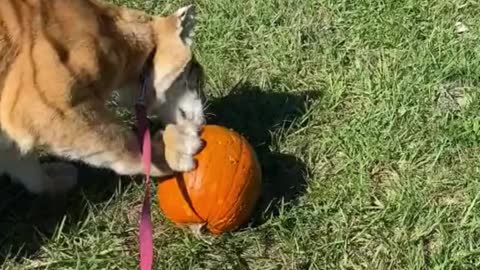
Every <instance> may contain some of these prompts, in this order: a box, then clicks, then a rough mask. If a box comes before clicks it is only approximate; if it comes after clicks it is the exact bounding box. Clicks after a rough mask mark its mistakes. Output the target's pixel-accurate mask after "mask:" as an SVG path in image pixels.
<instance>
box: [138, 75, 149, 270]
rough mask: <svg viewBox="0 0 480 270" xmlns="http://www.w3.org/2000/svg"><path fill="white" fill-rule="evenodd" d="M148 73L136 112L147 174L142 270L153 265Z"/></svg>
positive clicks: (141, 246)
mask: <svg viewBox="0 0 480 270" xmlns="http://www.w3.org/2000/svg"><path fill="white" fill-rule="evenodd" d="M146 77H147V72H143V74H142V80H141V82H142V88H141V93H140V96H139V97H138V100H137V104H136V105H135V112H136V118H137V128H138V139H139V142H140V145H141V146H142V162H143V169H144V172H145V197H144V198H143V206H142V212H141V216H140V238H139V241H140V270H151V269H152V265H153V230H152V221H151V218H150V166H151V161H152V143H151V138H150V131H149V129H148V123H147V113H146V108H145V96H146V87H147V81H146Z"/></svg>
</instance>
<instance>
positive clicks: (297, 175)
mask: <svg viewBox="0 0 480 270" xmlns="http://www.w3.org/2000/svg"><path fill="white" fill-rule="evenodd" d="M318 98H320V93H319V91H296V92H294V93H292V92H290V93H282V92H273V91H269V90H265V89H262V88H260V87H257V86H252V85H250V84H248V83H242V84H239V85H237V86H236V87H234V88H233V90H232V91H230V93H229V94H228V95H226V96H224V97H222V98H217V99H213V100H211V101H210V102H209V107H208V112H209V114H210V117H209V123H211V124H218V125H222V126H226V127H228V128H232V129H234V130H236V131H237V132H239V133H240V134H242V135H243V136H245V137H246V139H247V140H248V141H249V142H250V143H251V144H252V146H253V147H254V148H255V151H256V153H257V155H258V158H259V161H260V164H261V167H262V179H263V182H262V193H261V198H260V200H259V202H258V204H257V210H256V211H255V213H254V216H253V218H252V220H251V221H252V223H251V225H252V226H258V225H261V224H263V223H264V222H265V221H266V220H267V219H268V218H270V217H272V216H276V215H278V214H279V211H280V207H282V204H283V203H290V205H292V203H293V204H294V203H295V201H296V199H297V198H298V197H299V196H301V195H302V194H303V193H304V192H305V189H306V177H307V174H308V168H307V166H306V165H305V163H303V162H302V161H301V160H300V159H299V158H298V157H295V156H293V155H289V154H283V153H279V152H275V151H271V150H270V146H271V143H272V141H271V139H272V138H271V134H272V133H274V132H275V131H276V130H278V129H279V128H282V127H284V126H292V125H293V126H294V128H301V126H299V125H298V123H297V122H295V120H296V119H298V118H300V117H302V116H303V115H304V114H305V113H306V112H307V109H308V107H309V105H310V103H311V101H313V100H318Z"/></svg>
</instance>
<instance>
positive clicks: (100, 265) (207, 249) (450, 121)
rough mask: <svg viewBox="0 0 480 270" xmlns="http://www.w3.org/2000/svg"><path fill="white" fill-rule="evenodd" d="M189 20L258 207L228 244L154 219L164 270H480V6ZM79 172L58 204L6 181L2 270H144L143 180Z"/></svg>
mask: <svg viewBox="0 0 480 270" xmlns="http://www.w3.org/2000/svg"><path fill="white" fill-rule="evenodd" d="M116 2H118V3H123V4H125V5H128V6H131V7H137V8H141V9H144V10H148V11H149V12H152V13H157V14H166V13H167V12H171V11H173V10H175V9H176V8H178V7H179V6H180V5H181V4H182V3H179V2H180V1H169V2H168V3H166V2H164V1H153V0H148V1H141V0H116ZM196 5H197V8H198V27H197V32H196V36H195V42H196V43H195V51H196V53H197V55H198V59H199V61H200V62H201V63H202V64H203V65H204V67H205V69H206V72H207V74H208V78H207V87H208V89H207V90H208V96H209V100H210V101H209V103H210V106H209V114H210V122H211V123H220V124H222V125H225V126H228V127H232V128H235V129H236V130H237V131H239V132H240V133H242V134H243V135H245V136H246V137H247V138H248V139H249V140H250V142H251V143H252V144H253V145H254V146H255V148H256V150H257V152H258V155H259V158H260V161H261V163H262V167H263V171H264V175H263V179H264V188H263V189H264V193H263V196H262V199H261V201H260V203H259V205H258V210H257V212H256V214H255V215H254V217H253V219H252V222H251V223H250V224H249V225H248V226H246V227H245V228H243V229H242V230H240V231H238V232H234V233H230V234H225V235H222V236H219V237H213V236H208V235H207V236H205V237H204V238H196V237H194V236H193V235H192V234H191V233H190V232H188V231H184V230H181V229H178V228H176V227H175V226H173V225H172V224H171V223H170V222H169V221H168V220H166V219H165V218H164V217H163V216H162V214H161V213H160V211H158V210H157V208H154V211H153V215H154V216H153V219H154V223H155V225H156V227H155V247H156V254H155V259H156V265H157V266H156V269H262V270H267V269H480V162H479V161H480V160H479V157H480V152H479V151H480V148H479V146H478V141H479V140H480V116H479V109H480V99H479V91H478V90H479V88H480V85H479V83H480V16H479V14H480V4H479V2H478V1H471V0H462V1H460V0H452V1H437V0H384V1H373V0H370V1H368V0H357V1H354V0H244V1H234V0H198V1H196ZM457 23H461V24H457ZM463 26H464V27H463ZM462 28H464V29H462ZM464 30H465V31H464ZM83 172H84V175H83V177H82V178H81V180H82V183H81V186H80V187H79V188H78V189H77V190H75V191H74V192H73V193H72V194H71V195H69V197H68V198H65V200H64V201H65V203H64V204H65V206H63V203H58V202H55V203H52V202H48V201H46V200H45V199H43V198H36V197H32V196H29V195H26V194H25V192H24V191H23V190H22V189H20V188H18V187H16V186H12V185H11V184H8V181H7V180H4V181H3V184H2V188H1V189H0V197H1V198H2V199H1V201H0V214H1V217H0V263H1V262H2V261H3V265H2V266H1V267H0V268H1V269H7V270H13V269H15V270H17V269H137V255H138V253H137V222H138V211H139V206H140V203H141V198H142V196H143V193H142V192H143V187H142V185H141V182H133V181H131V180H130V179H121V181H119V180H118V177H115V176H114V175H112V174H111V173H110V172H103V171H102V172H99V171H95V170H91V169H87V168H85V170H84V171H83ZM152 200H153V203H154V204H155V203H156V202H155V198H153V197H152ZM52 205H55V206H56V207H52ZM52 212H53V214H52Z"/></svg>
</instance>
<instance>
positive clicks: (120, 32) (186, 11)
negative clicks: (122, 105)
mask: <svg viewBox="0 0 480 270" xmlns="http://www.w3.org/2000/svg"><path fill="white" fill-rule="evenodd" d="M191 12H192V9H191V8H190V7H186V8H183V9H180V10H179V11H178V12H176V13H174V14H171V15H169V16H165V17H152V16H149V15H147V14H145V13H143V12H140V11H136V10H131V9H126V8H123V7H118V6H115V5H112V4H106V3H103V2H100V1H96V0H0V127H1V130H2V131H3V133H4V137H5V138H8V139H9V140H12V141H13V142H14V143H15V148H17V149H19V151H20V152H21V153H23V154H27V153H30V152H31V151H32V150H33V149H35V148H37V147H44V148H46V149H47V151H49V152H50V153H53V154H56V155H59V156H62V157H66V158H70V159H74V160H82V161H84V162H86V163H89V164H91V165H93V166H97V167H106V168H110V169H112V170H114V171H116V172H117V173H119V174H140V173H142V164H141V161H140V151H139V147H138V143H137V140H136V138H135V135H134V134H133V133H132V132H131V131H130V130H128V129H127V128H126V127H124V126H122V125H121V124H120V123H119V121H118V120H117V119H116V118H115V117H114V115H112V114H111V113H110V112H109V111H108V110H107V108H106V106H105V103H106V100H107V99H108V98H109V97H110V96H111V94H112V91H113V90H115V89H120V88H122V87H125V86H132V85H134V86H135V87H134V90H131V89H130V90H127V91H135V93H138V87H139V85H138V78H139V76H140V74H141V72H142V69H143V68H144V67H145V65H147V64H148V61H147V60H148V58H149V56H150V55H151V54H152V53H153V61H152V70H151V71H152V77H153V78H152V80H151V81H150V82H149V83H150V84H149V87H150V88H151V89H150V90H151V91H149V93H150V94H151V97H150V100H149V104H154V103H155V102H156V100H161V99H162V97H163V96H164V93H167V92H168V91H173V90H169V89H171V88H175V87H176V88H179V87H180V88H182V87H183V84H182V83H184V84H185V82H188V80H189V79H190V78H188V76H186V75H185V74H184V73H185V72H184V70H185V69H187V67H191V65H192V63H191V62H192V61H193V60H192V53H191V51H190V46H189V42H190V40H189V38H188V36H189V35H190V34H191V31H192V30H191V29H188V28H191V27H192V25H191V20H192V18H190V17H191V16H192V14H191ZM185 16H187V17H188V18H186V17H185ZM197 66H198V64H197ZM192 68H193V69H194V68H195V67H192ZM178 91H183V90H178ZM168 102H169V101H168V100H167V101H165V100H164V102H163V103H168ZM160 107H161V106H160ZM152 111H153V110H152ZM160 111H162V110H160ZM194 118H195V119H197V120H195V121H194ZM190 120H191V121H190ZM165 124H167V125H168V128H167V129H166V130H165V138H166V139H165V140H158V141H156V142H155V145H154V151H153V152H154V153H155V157H154V159H153V160H154V167H153V169H152V174H153V175H155V176H164V175H167V174H170V173H172V172H173V171H176V170H178V171H181V170H190V169H192V168H193V163H192V160H193V155H194V154H195V153H196V152H197V151H198V149H199V148H200V146H201V145H200V139H199V138H198V130H199V128H200V126H201V124H203V117H202V116H199V117H191V119H185V121H181V122H180V121H174V120H170V121H167V122H166V123H165ZM2 131H0V144H1V140H2V138H1V136H2V135H1V132H2ZM172 137H174V138H175V139H171V138H172ZM4 140H6V139H4ZM10 149H11V147H10ZM1 151H2V150H1V148H0V155H2V154H3V153H2V152H1ZM9 151H11V150H9ZM4 153H7V152H4ZM165 153H168V154H167V155H165ZM0 162H1V160H0ZM4 164H6V163H5V162H4ZM5 170H7V169H5ZM7 171H8V170H7ZM0 173H1V164H0ZM44 177H45V176H44ZM47 177H48V176H47Z"/></svg>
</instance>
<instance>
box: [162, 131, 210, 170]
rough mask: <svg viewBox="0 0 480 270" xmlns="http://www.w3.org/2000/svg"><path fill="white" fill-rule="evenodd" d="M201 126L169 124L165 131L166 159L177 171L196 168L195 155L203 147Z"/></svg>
mask: <svg viewBox="0 0 480 270" xmlns="http://www.w3.org/2000/svg"><path fill="white" fill-rule="evenodd" d="M200 132H201V128H200V127H198V126H197V125H193V124H190V123H182V124H177V125H167V127H166V128H165V131H164V132H163V142H164V145H165V160H166V162H167V164H168V166H169V167H170V168H171V169H172V170H173V171H176V172H188V171H191V170H193V169H195V168H196V165H197V164H196V160H195V157H194V156H195V155H196V154H197V153H198V152H199V151H200V150H201V149H202V147H203V141H202V139H201V138H200Z"/></svg>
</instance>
